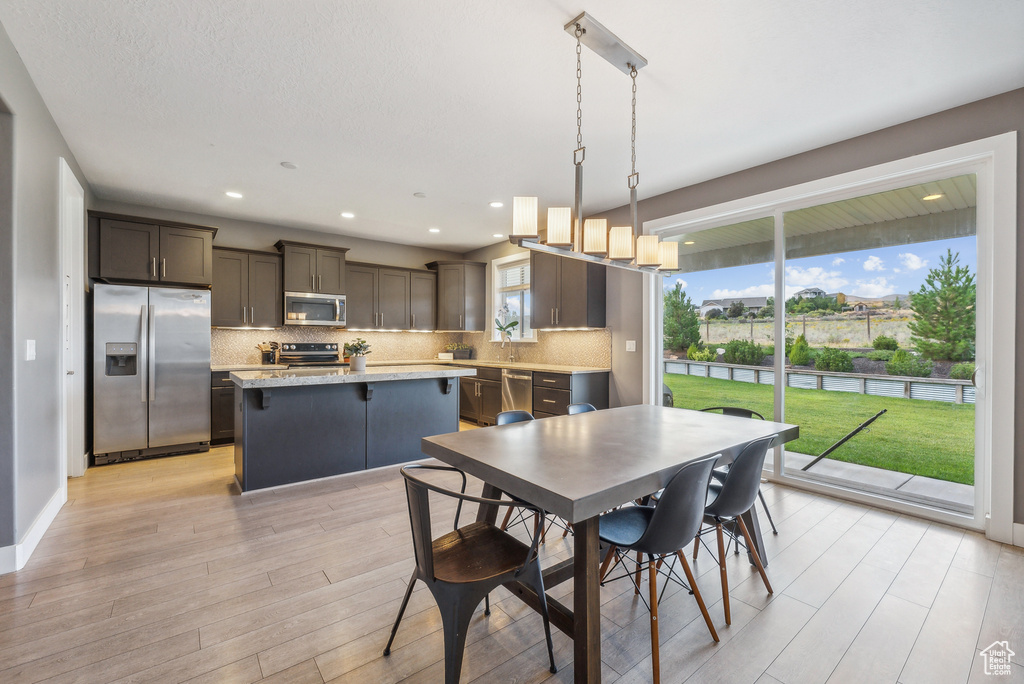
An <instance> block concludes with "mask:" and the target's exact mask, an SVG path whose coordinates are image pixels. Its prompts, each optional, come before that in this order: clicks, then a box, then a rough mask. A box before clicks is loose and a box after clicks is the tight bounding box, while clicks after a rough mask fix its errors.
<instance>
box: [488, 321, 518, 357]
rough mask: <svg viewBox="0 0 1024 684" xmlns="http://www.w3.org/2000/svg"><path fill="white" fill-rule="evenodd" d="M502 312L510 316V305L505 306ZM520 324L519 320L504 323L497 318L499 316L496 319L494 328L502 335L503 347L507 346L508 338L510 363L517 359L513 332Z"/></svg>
mask: <svg viewBox="0 0 1024 684" xmlns="http://www.w3.org/2000/svg"><path fill="white" fill-rule="evenodd" d="M502 314H503V317H505V318H508V317H509V316H510V315H511V313H510V312H509V310H508V307H505V308H503V309H502ZM518 325H519V321H518V320H512V321H508V322H507V323H502V322H501V321H500V320H499V319H497V318H495V319H494V328H495V329H496V330H497V331H498V334H499V335H500V336H501V348H502V349H504V348H505V342H506V340H507V341H508V344H509V347H508V362H509V363H512V362H514V361H515V355H514V353H515V347H514V346H513V341H512V333H513V332H514V331H515V329H516V327H517V326H518Z"/></svg>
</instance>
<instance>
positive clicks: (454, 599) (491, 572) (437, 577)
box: [384, 465, 558, 684]
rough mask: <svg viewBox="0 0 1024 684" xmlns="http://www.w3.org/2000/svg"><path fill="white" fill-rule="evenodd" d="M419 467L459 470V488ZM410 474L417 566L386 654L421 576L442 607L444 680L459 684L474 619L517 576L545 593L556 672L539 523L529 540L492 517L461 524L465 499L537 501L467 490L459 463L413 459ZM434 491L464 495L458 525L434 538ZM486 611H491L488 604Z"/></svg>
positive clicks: (507, 503)
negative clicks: (435, 480)
mask: <svg viewBox="0 0 1024 684" xmlns="http://www.w3.org/2000/svg"><path fill="white" fill-rule="evenodd" d="M417 470H433V471H445V472H455V473H459V474H460V475H461V476H462V489H461V491H459V492H455V491H452V490H450V489H445V488H443V487H440V486H438V485H435V484H431V483H429V482H427V481H425V480H422V479H420V478H419V477H417V476H416V475H414V474H413V472H414V471H417ZM402 476H403V477H405V493H406V497H407V499H408V501H409V520H410V523H411V524H412V545H413V550H414V552H415V554H416V570H415V571H413V574H412V579H410V580H409V587H408V588H407V589H406V591H405V598H404V599H402V605H401V607H400V608H399V609H398V617H397V618H395V626H394V627H392V628H391V637H390V638H389V639H388V644H387V646H385V647H384V655H385V656H387V655H390V653H391V644H392V643H393V642H394V640H395V634H396V633H397V632H398V625H399V623H401V621H402V615H403V614H404V613H405V608H406V606H408V605H409V597H410V596H411V595H412V590H413V586H414V585H415V584H416V580H421V581H422V582H423V583H424V584H426V585H427V588H428V589H429V590H430V593H431V594H433V596H434V600H435V601H436V602H437V607H438V608H439V609H440V610H441V622H442V624H443V625H444V681H445V684H458V681H459V677H460V676H461V673H462V656H463V651H464V650H465V646H466V632H467V630H468V628H469V623H470V620H471V618H472V616H473V612H474V611H475V610H476V607H477V606H478V605H480V601H481V600H484V599H485V598H486V597H487V595H488V594H489V593H490V592H491V591H493V590H494V589H495V588H497V587H499V586H501V585H502V584H504V583H506V582H511V581H513V580H518V581H521V582H525V583H527V584H529V585H531V586H532V587H533V589H534V591H536V592H537V596H538V597H539V598H540V612H541V616H542V617H543V619H544V636H545V637H546V639H547V646H548V659H549V660H550V662H551V668H550V669H551V672H557V671H558V670H557V668H556V667H555V655H554V651H553V649H552V645H551V626H550V624H549V622H548V607H547V599H546V595H545V594H544V578H543V576H542V574H541V568H540V563H539V562H538V560H537V541H538V537H539V536H540V529H539V525H537V526H535V527H534V533H533V536H532V539H531V542H530V544H529V545H526V544H524V543H523V542H521V541H519V540H518V539H516V538H515V537H513V536H512V535H510V534H508V533H507V532H502V531H501V530H499V529H498V528H497V527H495V526H494V525H492V524H491V523H487V522H479V521H478V522H472V523H470V524H468V525H465V526H464V527H459V514H460V513H461V512H462V504H463V502H471V503H477V504H480V505H493V506H512V507H522V508H530V509H533V510H534V511H535V512H539V510H538V509H537V508H536V507H535V506H531V505H530V504H527V503H522V502H518V501H504V500H498V499H485V498H481V497H477V496H470V495H467V494H466V475H465V473H463V472H462V471H461V470H458V469H457V468H452V467H449V466H435V465H408V466H405V467H404V468H402ZM430 492H437V493H438V494H441V495H443V496H449V497H452V498H455V499H458V500H459V503H458V506H457V507H456V509H455V524H454V531H453V532H449V533H448V534H446V535H444V536H442V537H438V538H437V539H432V538H431V532H430V530H431V519H430V498H429V497H430ZM487 613H488V614H489V613H490V610H489V606H488V610H487Z"/></svg>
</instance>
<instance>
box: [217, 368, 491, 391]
mask: <svg viewBox="0 0 1024 684" xmlns="http://www.w3.org/2000/svg"><path fill="white" fill-rule="evenodd" d="M475 374H476V373H475V371H474V370H472V369H470V368H453V367H451V366H442V365H428V366H420V365H415V366H408V365H406V366H376V367H370V368H367V369H366V370H365V371H350V370H349V369H348V368H296V369H293V370H284V369H276V370H252V371H237V372H234V373H232V374H231V379H232V380H233V381H234V383H235V384H236V385H238V386H239V387H241V388H242V389H256V388H265V387H297V386H301V385H335V384H341V383H350V382H388V381H392V380H428V379H431V378H457V377H460V376H464V375H475Z"/></svg>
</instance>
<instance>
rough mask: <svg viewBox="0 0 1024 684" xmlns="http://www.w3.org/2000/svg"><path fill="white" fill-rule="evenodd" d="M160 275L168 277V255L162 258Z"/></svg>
mask: <svg viewBox="0 0 1024 684" xmlns="http://www.w3.org/2000/svg"><path fill="white" fill-rule="evenodd" d="M160 277H161V278H166V277H167V258H166V257H165V258H163V259H161V260H160Z"/></svg>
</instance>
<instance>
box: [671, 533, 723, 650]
mask: <svg viewBox="0 0 1024 684" xmlns="http://www.w3.org/2000/svg"><path fill="white" fill-rule="evenodd" d="M676 553H677V555H678V556H679V560H680V561H681V562H682V564H683V572H685V573H686V581H687V582H689V583H690V589H692V590H693V597H694V598H695V599H697V605H698V606H700V614H701V615H703V616H704V622H705V623H706V624H707V626H708V631H710V632H711V638H712V639H714V640H715V641H718V632H716V631H715V626H714V625H713V624H711V614H710V613H708V607H707V606H706V605H704V597H703V596H701V595H700V589H699V588H698V587H697V580H695V579H694V578H693V571H692V570H690V564H689V563H687V562H686V554H684V553H683V552H682V551H677V552H676Z"/></svg>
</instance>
